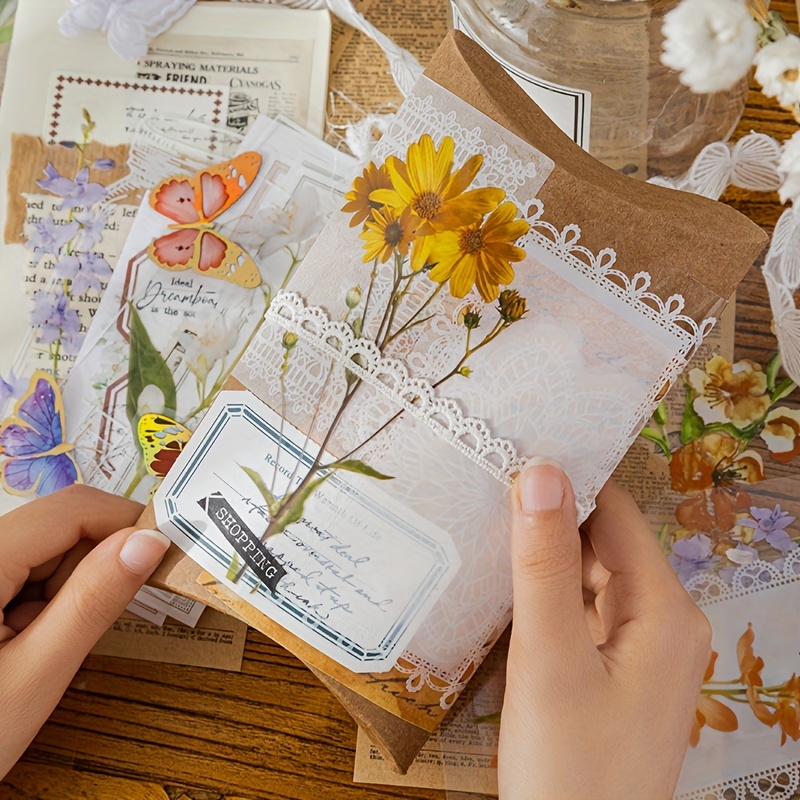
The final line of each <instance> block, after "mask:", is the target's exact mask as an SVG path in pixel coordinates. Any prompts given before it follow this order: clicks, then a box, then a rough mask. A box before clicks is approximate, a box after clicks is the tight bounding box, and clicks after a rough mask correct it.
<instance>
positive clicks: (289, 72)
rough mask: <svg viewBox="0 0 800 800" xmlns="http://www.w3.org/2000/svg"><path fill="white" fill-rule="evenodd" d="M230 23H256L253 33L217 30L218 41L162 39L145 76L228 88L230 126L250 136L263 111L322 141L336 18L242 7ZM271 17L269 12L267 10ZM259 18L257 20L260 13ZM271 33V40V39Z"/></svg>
mask: <svg viewBox="0 0 800 800" xmlns="http://www.w3.org/2000/svg"><path fill="white" fill-rule="evenodd" d="M222 10H223V11H227V13H226V14H225V17H224V20H225V22H226V24H230V21H231V20H233V21H235V22H237V23H241V22H245V20H244V19H242V18H240V17H239V16H238V15H239V14H240V12H242V11H243V12H244V13H245V15H247V17H248V20H251V21H252V25H251V26H250V27H249V30H247V33H248V34H249V35H242V33H243V26H242V25H241V24H240V25H239V26H238V28H237V29H236V31H237V32H236V34H235V35H233V32H231V35H226V34H225V32H224V31H221V30H216V29H211V28H210V29H209V30H215V33H216V35H214V36H196V35H195V36H188V35H177V34H174V33H171V32H168V33H165V34H163V35H161V36H159V37H158V38H157V39H156V40H155V41H154V42H153V43H152V44H151V46H150V50H149V52H148V54H147V56H145V57H144V58H142V59H140V60H139V63H138V76H139V77H140V78H147V79H150V80H154V81H169V82H180V83H182V84H184V85H185V86H187V87H188V86H202V85H225V86H227V87H228V88H229V90H230V95H229V101H228V105H227V108H226V124H227V126H228V127H229V128H231V129H233V130H237V131H239V132H241V133H244V132H245V131H246V130H248V129H249V127H250V125H251V124H252V122H253V120H254V119H255V118H256V117H257V116H258V115H259V114H266V115H267V116H269V117H277V116H278V115H280V114H282V115H283V116H286V117H289V118H290V119H292V120H294V121H295V122H296V123H297V124H298V125H300V126H301V127H303V128H306V129H307V130H309V131H311V133H313V134H315V135H316V136H320V137H321V136H322V135H323V133H324V129H325V102H324V95H323V93H321V92H319V91H318V87H320V86H321V87H324V86H325V85H326V83H327V79H328V74H327V73H328V61H329V54H330V40H331V20H330V15H329V14H328V12H327V11H296V10H288V9H285V8H270V9H263V8H262V9H253V8H241V7H236V8H234V9H232V10H233V14H231V9H222ZM265 12H266V13H265ZM254 14H255V16H254ZM267 33H268V36H269V38H265V36H266V34H267Z"/></svg>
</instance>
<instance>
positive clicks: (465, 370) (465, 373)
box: [458, 367, 472, 378]
mask: <svg viewBox="0 0 800 800" xmlns="http://www.w3.org/2000/svg"><path fill="white" fill-rule="evenodd" d="M458 374H459V375H463V376H464V377H465V378H469V376H470V375H472V370H471V369H470V368H469V367H461V369H460V370H459V371H458Z"/></svg>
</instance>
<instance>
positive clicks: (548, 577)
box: [511, 458, 589, 664]
mask: <svg viewBox="0 0 800 800" xmlns="http://www.w3.org/2000/svg"><path fill="white" fill-rule="evenodd" d="M511 570H512V579H513V587H514V625H513V628H512V638H513V640H514V642H513V643H514V645H516V646H517V647H519V646H522V647H523V649H524V650H525V651H526V652H528V653H531V654H532V653H536V655H537V658H538V659H541V658H542V657H543V656H544V655H545V651H546V652H550V653H551V654H552V655H553V656H554V657H555V658H556V659H557V660H558V661H561V663H562V664H563V660H562V656H561V653H563V651H561V650H560V648H559V646H558V645H559V643H560V642H563V643H564V645H565V646H566V647H568V648H570V649H572V648H575V646H576V644H579V641H576V638H577V639H580V637H581V636H583V635H585V636H586V637H587V639H588V635H589V632H588V627H587V625H586V619H585V614H584V608H583V580H582V571H581V539H580V534H579V533H578V520H577V513H576V509H575V495H574V494H573V491H572V486H571V484H570V482H569V479H568V478H567V476H566V475H565V474H564V473H563V472H562V470H561V469H560V467H559V466H558V465H557V464H556V463H555V462H552V461H550V460H549V459H544V458H537V459H531V460H530V461H529V462H528V463H527V464H526V465H525V467H524V468H523V470H522V472H521V473H520V475H519V477H518V478H517V481H516V483H515V485H514V489H513V491H512V492H511ZM545 642H546V643H547V644H546V646H543V644H544V643H545ZM515 649H516V647H515Z"/></svg>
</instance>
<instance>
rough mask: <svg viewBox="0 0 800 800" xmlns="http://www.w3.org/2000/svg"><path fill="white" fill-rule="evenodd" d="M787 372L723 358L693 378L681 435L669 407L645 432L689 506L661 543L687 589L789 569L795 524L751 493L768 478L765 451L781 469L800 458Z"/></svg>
mask: <svg viewBox="0 0 800 800" xmlns="http://www.w3.org/2000/svg"><path fill="white" fill-rule="evenodd" d="M779 371H780V356H778V355H775V356H774V357H773V358H772V359H770V361H769V362H768V363H767V365H766V366H763V367H762V365H760V364H757V363H755V362H754V361H750V360H741V361H737V362H735V363H731V362H730V361H728V360H727V359H725V358H723V357H722V356H719V355H716V356H714V357H713V358H711V359H710V360H709V361H708V362H707V363H706V364H705V366H704V368H702V369H701V368H699V367H697V368H695V369H692V370H689V372H687V373H686V375H685V379H684V393H685V395H684V396H685V401H684V407H683V413H682V416H681V420H680V425H679V427H678V429H677V430H673V429H671V428H670V426H669V424H668V415H667V407H666V404H665V403H662V404H661V405H660V406H659V407H658V408H657V409H656V412H655V414H654V416H653V419H652V420H651V422H650V424H649V425H648V427H646V428H645V429H644V430H643V431H642V436H644V437H645V438H646V439H649V440H650V441H652V442H654V443H655V445H656V447H657V451H658V452H659V453H660V454H661V456H662V457H663V458H664V459H666V461H667V462H668V467H669V477H670V483H671V488H672V490H673V491H674V492H675V493H677V494H678V495H682V496H683V499H680V498H679V500H678V502H677V504H676V508H675V524H665V525H664V526H663V527H662V529H661V532H660V534H659V536H660V539H661V542H662V544H663V545H664V547H665V549H666V550H667V552H668V554H669V558H670V561H671V562H672V565H673V567H674V568H675V570H676V572H677V573H678V576H679V577H680V579H681V581H682V582H683V583H688V582H689V581H690V580H691V579H692V578H693V577H694V576H695V575H697V574H698V573H702V572H704V571H707V570H713V571H714V572H715V573H717V574H719V576H720V577H721V578H723V579H726V580H728V581H729V580H730V579H731V578H732V577H733V574H734V573H735V571H736V569H737V568H738V567H739V566H742V565H745V564H750V563H753V561H756V560H758V559H762V560H766V561H776V560H780V559H782V558H784V557H785V556H786V555H787V553H789V552H790V551H791V550H793V549H795V548H796V547H797V539H800V534H797V533H795V534H790V533H789V532H788V530H787V529H788V527H789V525H790V524H791V523H793V522H794V517H792V516H791V515H789V514H787V513H785V512H784V511H782V509H781V506H780V504H774V505H772V506H769V507H761V506H760V505H759V503H758V501H756V500H754V499H753V498H752V497H751V494H750V492H748V487H749V486H755V485H757V484H759V483H760V482H762V481H763V480H764V479H765V477H766V473H767V469H766V467H765V464H764V458H763V457H762V455H761V453H759V452H758V450H757V449H756V448H755V445H756V444H757V443H759V442H760V448H759V449H762V450H763V449H764V448H766V449H767V450H768V452H769V457H770V458H771V459H772V460H773V461H775V462H778V463H781V464H787V463H790V462H791V461H793V460H794V459H795V458H796V457H797V456H798V455H800V411H798V410H797V409H794V408H790V407H788V406H786V405H783V404H782V401H783V400H784V399H785V398H786V397H787V396H788V395H789V394H791V393H792V392H793V391H794V390H795V388H796V385H795V383H794V382H793V381H792V380H791V379H790V378H783V379H781V378H780V376H779Z"/></svg>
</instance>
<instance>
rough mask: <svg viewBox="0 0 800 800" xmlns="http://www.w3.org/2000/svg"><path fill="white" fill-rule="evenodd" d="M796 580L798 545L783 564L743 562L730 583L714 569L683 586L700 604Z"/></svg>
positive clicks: (799, 564) (799, 572) (799, 561)
mask: <svg viewBox="0 0 800 800" xmlns="http://www.w3.org/2000/svg"><path fill="white" fill-rule="evenodd" d="M797 580H800V549H796V550H792V551H791V553H789V555H788V556H786V558H785V559H783V564H782V565H777V566H776V565H775V564H774V563H770V562H768V561H760V560H759V561H755V562H753V563H752V564H745V565H744V566H741V567H739V568H738V569H737V570H736V572H735V573H734V574H733V579H732V580H731V582H730V583H728V582H726V581H724V580H723V579H722V578H720V577H719V575H718V574H717V573H716V572H711V571H706V572H699V573H698V574H697V575H694V576H693V577H692V578H691V579H690V580H689V581H688V583H687V584H686V590H687V591H688V592H689V594H690V595H691V596H692V598H693V599H694V601H695V602H696V603H697V605H699V606H701V607H702V606H708V605H712V604H715V603H724V602H726V601H728V600H733V599H734V598H735V597H742V596H744V595H749V594H755V593H757V592H765V591H768V590H769V589H774V588H776V587H777V586H785V585H786V584H788V583H794V582H795V581H797Z"/></svg>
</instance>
